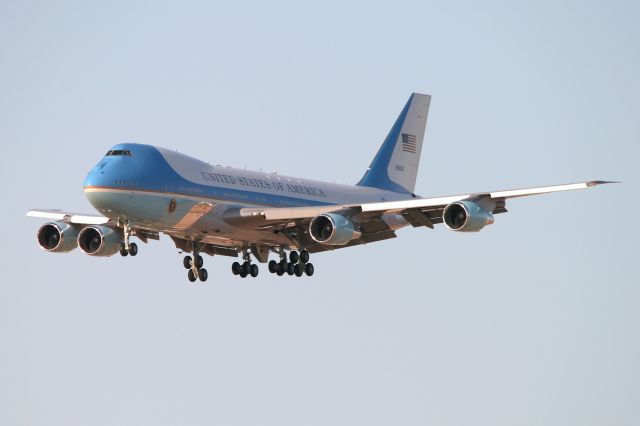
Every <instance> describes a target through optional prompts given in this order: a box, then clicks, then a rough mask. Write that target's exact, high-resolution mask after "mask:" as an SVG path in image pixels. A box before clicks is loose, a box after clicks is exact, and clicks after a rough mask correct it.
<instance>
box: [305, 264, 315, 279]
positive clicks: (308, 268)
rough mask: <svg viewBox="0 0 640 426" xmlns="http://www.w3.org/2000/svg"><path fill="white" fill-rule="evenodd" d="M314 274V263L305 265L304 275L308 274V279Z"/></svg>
mask: <svg viewBox="0 0 640 426" xmlns="http://www.w3.org/2000/svg"><path fill="white" fill-rule="evenodd" d="M313 272H314V267H313V263H307V264H306V265H304V273H305V274H307V276H308V277H310V276H311V275H313Z"/></svg>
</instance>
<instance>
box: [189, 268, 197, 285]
mask: <svg viewBox="0 0 640 426" xmlns="http://www.w3.org/2000/svg"><path fill="white" fill-rule="evenodd" d="M187 278H189V281H191V282H192V283H193V282H195V281H196V275H195V274H194V273H193V269H189V272H187Z"/></svg>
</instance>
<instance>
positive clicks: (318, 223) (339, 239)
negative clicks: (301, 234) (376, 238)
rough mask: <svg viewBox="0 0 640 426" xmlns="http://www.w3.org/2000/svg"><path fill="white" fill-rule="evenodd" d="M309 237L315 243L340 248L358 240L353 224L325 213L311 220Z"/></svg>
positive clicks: (336, 215) (339, 216)
mask: <svg viewBox="0 0 640 426" xmlns="http://www.w3.org/2000/svg"><path fill="white" fill-rule="evenodd" d="M309 235H311V238H313V240H314V241H315V242H317V243H321V244H327V245H331V246H342V245H345V244H347V243H348V242H349V241H351V240H353V239H355V238H359V237H360V235H361V233H360V232H358V231H356V227H355V226H354V224H353V222H351V221H350V220H349V219H348V218H346V217H344V216H342V215H340V214H337V213H325V214H321V215H319V216H316V217H314V218H313V219H311V223H309Z"/></svg>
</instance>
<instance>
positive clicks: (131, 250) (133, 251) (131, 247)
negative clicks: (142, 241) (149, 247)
mask: <svg viewBox="0 0 640 426" xmlns="http://www.w3.org/2000/svg"><path fill="white" fill-rule="evenodd" d="M129 254H130V255H131V256H135V255H136V254H138V245H137V244H136V243H131V244H129Z"/></svg>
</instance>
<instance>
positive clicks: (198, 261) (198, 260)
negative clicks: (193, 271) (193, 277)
mask: <svg viewBox="0 0 640 426" xmlns="http://www.w3.org/2000/svg"><path fill="white" fill-rule="evenodd" d="M202 265H204V260H203V259H202V256H200V255H197V256H196V268H198V269H200V268H202Z"/></svg>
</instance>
